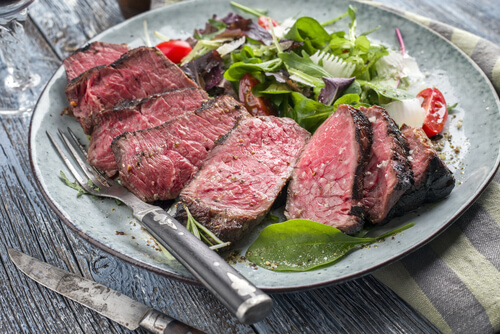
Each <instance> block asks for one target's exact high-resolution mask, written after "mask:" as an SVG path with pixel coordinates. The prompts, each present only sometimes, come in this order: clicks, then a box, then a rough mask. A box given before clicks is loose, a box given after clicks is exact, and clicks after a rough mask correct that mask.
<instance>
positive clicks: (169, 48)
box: [156, 40, 193, 64]
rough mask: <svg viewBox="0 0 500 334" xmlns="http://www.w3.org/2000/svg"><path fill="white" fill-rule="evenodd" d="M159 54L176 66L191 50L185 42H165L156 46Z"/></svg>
mask: <svg viewBox="0 0 500 334" xmlns="http://www.w3.org/2000/svg"><path fill="white" fill-rule="evenodd" d="M156 47H157V48H158V49H160V51H161V52H163V54H164V55H165V56H167V58H168V59H170V60H171V61H172V62H174V63H176V64H178V63H180V62H181V60H182V58H184V57H186V56H187V55H188V54H189V53H190V52H191V50H192V49H193V48H192V47H191V45H189V43H188V42H185V41H174V40H172V41H166V42H162V43H160V44H158V45H157V46H156Z"/></svg>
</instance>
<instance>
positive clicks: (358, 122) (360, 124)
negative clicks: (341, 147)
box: [349, 107, 373, 217]
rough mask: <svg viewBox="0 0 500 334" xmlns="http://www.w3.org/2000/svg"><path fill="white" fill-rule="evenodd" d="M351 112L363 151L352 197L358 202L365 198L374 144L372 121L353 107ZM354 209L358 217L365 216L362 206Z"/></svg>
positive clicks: (357, 168) (350, 109)
mask: <svg viewBox="0 0 500 334" xmlns="http://www.w3.org/2000/svg"><path fill="white" fill-rule="evenodd" d="M349 111H350V112H351V114H352V118H353V121H354V124H355V129H356V141H357V142H358V144H359V147H360V149H361V155H360V157H359V162H358V165H357V167H356V178H355V181H354V183H355V186H354V187H353V192H352V197H353V198H354V199H356V200H361V199H362V198H363V185H364V178H365V168H366V164H367V163H368V160H369V158H370V151H371V148H372V143H373V132H372V126H371V124H370V121H369V120H368V118H366V116H365V115H364V114H363V113H361V112H359V111H358V110H357V109H355V108H353V107H349ZM353 208H354V211H355V212H353V214H355V215H356V216H358V217H363V216H364V210H363V209H361V210H360V208H361V206H354V207H353Z"/></svg>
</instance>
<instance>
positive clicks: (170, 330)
mask: <svg viewBox="0 0 500 334" xmlns="http://www.w3.org/2000/svg"><path fill="white" fill-rule="evenodd" d="M8 253H9V256H10V258H11V260H12V262H13V263H14V264H15V265H16V266H17V267H18V268H19V269H20V270H21V271H22V272H23V273H24V274H26V275H27V276H28V277H30V278H32V279H33V280H35V281H36V282H38V283H39V284H41V285H43V286H45V287H47V288H49V289H51V290H53V291H55V292H57V293H59V294H61V295H63V296H64V297H67V298H69V299H71V300H74V301H76V302H78V303H80V304H82V305H84V306H86V307H88V308H90V309H92V310H94V311H96V312H97V313H100V314H102V315H103V316H105V317H107V318H109V319H111V320H113V321H115V322H117V323H119V324H120V325H122V326H125V327H126V328H128V329H130V330H135V329H137V328H139V327H142V328H144V329H146V330H148V331H150V332H152V333H163V334H180V333H184V334H187V333H191V334H199V333H204V332H202V331H200V330H198V329H196V328H193V327H191V326H189V325H186V324H184V323H182V322H180V321H178V320H176V319H173V318H171V317H169V316H168V315H166V314H164V313H162V312H160V311H157V310H155V309H153V308H150V307H147V306H146V305H144V304H142V303H139V302H138V301H135V300H133V299H131V298H129V297H127V296H125V295H123V294H121V293H120V292H118V291H115V290H112V289H110V288H108V287H107V286H104V285H102V284H99V283H97V282H94V281H91V280H88V279H85V278H83V277H80V276H78V275H75V274H72V273H70V272H67V271H64V270H62V269H59V268H57V267H54V266H52V265H50V264H48V263H45V262H42V261H40V260H37V259H35V258H33V257H31V256H28V255H26V254H24V253H21V252H20V251H17V250H15V249H12V248H9V249H8Z"/></svg>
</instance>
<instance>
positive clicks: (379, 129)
mask: <svg viewBox="0 0 500 334" xmlns="http://www.w3.org/2000/svg"><path fill="white" fill-rule="evenodd" d="M360 110H361V111H362V112H363V113H364V114H365V115H366V116H367V117H368V119H369V120H370V122H371V123H372V128H373V145H372V153H371V157H370V161H369V163H368V165H367V168H366V170H365V189H364V197H363V202H364V206H365V210H366V213H367V217H366V218H367V219H368V221H370V222H371V223H373V224H378V223H382V222H386V221H387V219H386V218H388V217H389V213H390V212H391V209H392V207H393V206H394V205H395V204H396V202H397V201H398V200H399V199H400V197H401V196H402V195H403V194H404V192H405V191H407V190H408V189H409V188H410V187H411V186H412V184H413V182H414V179H413V171H412V169H411V165H410V162H409V159H408V154H409V146H408V142H407V141H406V139H405V137H404V136H403V135H402V134H401V131H400V130H399V127H398V126H397V124H396V123H395V122H394V120H393V119H392V118H391V117H390V116H389V114H388V113H387V112H386V111H385V109H384V108H382V107H378V106H372V107H370V108H365V107H361V108H360Z"/></svg>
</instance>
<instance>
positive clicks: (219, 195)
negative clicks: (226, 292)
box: [177, 116, 310, 242]
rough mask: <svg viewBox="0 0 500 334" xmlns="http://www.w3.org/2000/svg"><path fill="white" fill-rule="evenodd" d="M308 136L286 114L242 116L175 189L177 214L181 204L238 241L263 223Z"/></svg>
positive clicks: (181, 213) (218, 232)
mask: <svg viewBox="0 0 500 334" xmlns="http://www.w3.org/2000/svg"><path fill="white" fill-rule="evenodd" d="M309 137H310V134H309V133H308V132H307V131H306V130H304V129H303V128H302V127H300V126H299V125H298V124H297V123H296V122H295V121H293V120H292V119H290V118H279V117H274V116H260V117H249V118H245V119H243V120H241V121H240V122H239V124H238V126H237V127H235V128H234V129H233V130H232V131H231V132H229V133H228V134H227V135H226V136H224V137H222V138H221V139H220V140H219V141H218V143H217V146H215V147H214V149H213V150H212V151H211V152H210V154H209V156H208V157H207V159H206V160H205V162H204V163H203V164H202V166H201V168H200V170H199V171H198V172H197V173H196V174H195V176H194V177H193V178H192V180H191V181H190V182H189V184H188V185H186V187H185V188H184V189H183V190H182V192H181V193H180V195H179V203H178V204H177V209H178V214H177V217H178V218H179V219H180V220H185V219H186V213H185V210H184V206H186V207H187V208H189V211H190V212H191V214H192V215H193V217H194V218H195V219H196V220H197V221H198V222H199V223H201V224H203V225H205V226H206V227H207V228H209V229H210V230H212V231H213V232H214V233H215V234H216V235H217V236H218V237H219V238H220V239H222V240H224V241H231V242H233V241H236V240H239V239H241V238H242V237H243V236H244V235H245V234H246V233H248V232H249V231H251V230H252V229H253V228H254V227H255V226H256V225H258V224H259V223H260V222H262V220H263V219H264V217H265V215H266V214H267V212H268V211H269V210H270V208H271V206H272V205H273V203H274V201H275V200H276V198H277V197H278V195H279V194H280V193H281V191H282V189H283V187H284V186H285V184H286V182H287V181H288V179H289V178H290V176H291V173H292V170H293V166H294V165H295V162H296V161H297V159H298V157H299V155H300V152H301V151H302V149H303V147H304V145H305V143H306V142H307V140H308V139H309Z"/></svg>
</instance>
